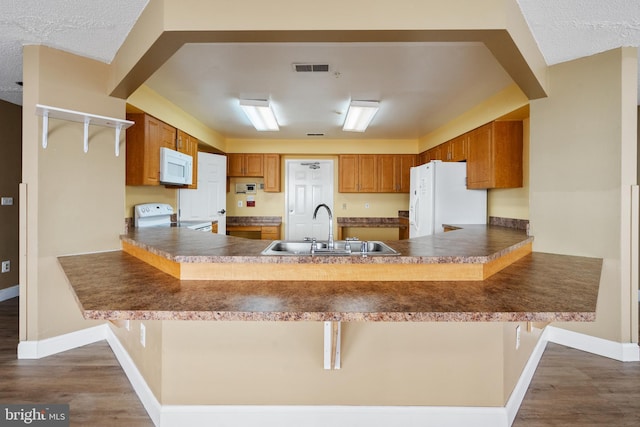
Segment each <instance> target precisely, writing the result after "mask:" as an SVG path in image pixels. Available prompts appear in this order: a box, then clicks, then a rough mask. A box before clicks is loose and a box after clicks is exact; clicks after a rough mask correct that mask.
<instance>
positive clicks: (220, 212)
mask: <svg viewBox="0 0 640 427" xmlns="http://www.w3.org/2000/svg"><path fill="white" fill-rule="evenodd" d="M225 212H227V211H225V210H224V209H221V210H219V211H218V213H219V214H220V215H224V214H225Z"/></svg>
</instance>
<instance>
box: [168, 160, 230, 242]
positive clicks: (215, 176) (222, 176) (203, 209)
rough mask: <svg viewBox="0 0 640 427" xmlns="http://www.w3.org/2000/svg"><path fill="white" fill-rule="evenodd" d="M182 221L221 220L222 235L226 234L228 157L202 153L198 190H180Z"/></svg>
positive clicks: (199, 162)
mask: <svg viewBox="0 0 640 427" xmlns="http://www.w3.org/2000/svg"><path fill="white" fill-rule="evenodd" d="M178 198H179V200H178V204H179V206H180V220H182V221H200V220H205V221H209V220H212V221H218V234H226V229H227V219H226V216H225V213H226V207H227V158H226V157H225V156H220V155H218V154H209V153H198V188H197V189H195V190H188V189H185V190H180V192H179V194H178Z"/></svg>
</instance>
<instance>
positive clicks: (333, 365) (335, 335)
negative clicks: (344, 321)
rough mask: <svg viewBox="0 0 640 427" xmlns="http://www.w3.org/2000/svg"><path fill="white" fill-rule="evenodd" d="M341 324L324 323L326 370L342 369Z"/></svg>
mask: <svg viewBox="0 0 640 427" xmlns="http://www.w3.org/2000/svg"><path fill="white" fill-rule="evenodd" d="M341 329H342V328H341V323H340V322H324V369H326V370H331V369H340V335H341V334H340V332H341V331H340V330H341Z"/></svg>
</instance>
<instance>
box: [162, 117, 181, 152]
mask: <svg viewBox="0 0 640 427" xmlns="http://www.w3.org/2000/svg"><path fill="white" fill-rule="evenodd" d="M176 131H177V130H176V128H174V127H173V126H169V125H168V124H166V123H164V122H160V146H161V147H167V148H170V149H172V150H175V149H176Z"/></svg>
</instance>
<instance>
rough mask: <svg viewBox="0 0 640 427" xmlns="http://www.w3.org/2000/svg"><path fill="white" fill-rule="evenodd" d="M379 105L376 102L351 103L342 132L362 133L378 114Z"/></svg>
mask: <svg viewBox="0 0 640 427" xmlns="http://www.w3.org/2000/svg"><path fill="white" fill-rule="evenodd" d="M379 105H380V103H379V102H378V101H351V104H350V105H349V110H348V111H347V118H346V119H345V120H344V126H343V127H342V130H343V131H346V132H364V131H365V129H367V126H369V123H371V120H373V116H375V115H376V113H377V112H378V108H379Z"/></svg>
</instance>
